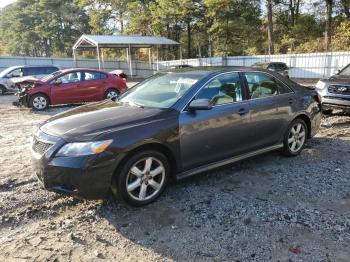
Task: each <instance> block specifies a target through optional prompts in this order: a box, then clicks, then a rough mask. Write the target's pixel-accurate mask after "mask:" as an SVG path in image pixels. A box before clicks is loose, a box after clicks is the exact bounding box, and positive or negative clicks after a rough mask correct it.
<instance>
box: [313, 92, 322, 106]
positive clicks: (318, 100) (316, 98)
mask: <svg viewBox="0 0 350 262" xmlns="http://www.w3.org/2000/svg"><path fill="white" fill-rule="evenodd" d="M314 100H315V101H316V102H317V103H319V104H320V103H321V98H320V97H319V95H318V94H317V95H314Z"/></svg>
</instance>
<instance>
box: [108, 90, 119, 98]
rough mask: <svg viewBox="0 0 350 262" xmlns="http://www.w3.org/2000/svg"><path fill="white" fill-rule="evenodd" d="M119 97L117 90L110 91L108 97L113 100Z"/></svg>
mask: <svg viewBox="0 0 350 262" xmlns="http://www.w3.org/2000/svg"><path fill="white" fill-rule="evenodd" d="M118 95H119V94H118V92H117V91H115V90H110V91H108V93H107V95H106V97H107V98H108V99H112V98H114V97H118Z"/></svg>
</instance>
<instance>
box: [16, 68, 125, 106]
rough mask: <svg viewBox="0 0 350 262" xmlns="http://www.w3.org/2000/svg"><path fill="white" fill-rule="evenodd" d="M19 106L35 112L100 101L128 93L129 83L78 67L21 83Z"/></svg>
mask: <svg viewBox="0 0 350 262" xmlns="http://www.w3.org/2000/svg"><path fill="white" fill-rule="evenodd" d="M18 86H19V88H20V92H19V103H20V104H22V105H26V106H29V107H31V108H33V109H34V110H44V109H46V108H47V107H48V106H49V105H61V104H72V103H82V102H93V101H100V100H103V99H108V98H113V97H117V96H118V95H120V94H121V93H124V92H125V91H126V90H127V86H126V80H125V78H122V77H121V76H119V75H117V74H111V73H108V72H104V71H100V70H95V69H85V68H75V69H66V70H61V71H57V72H54V73H52V74H50V75H48V76H46V77H44V78H42V79H31V80H26V81H24V82H21V83H19V84H18Z"/></svg>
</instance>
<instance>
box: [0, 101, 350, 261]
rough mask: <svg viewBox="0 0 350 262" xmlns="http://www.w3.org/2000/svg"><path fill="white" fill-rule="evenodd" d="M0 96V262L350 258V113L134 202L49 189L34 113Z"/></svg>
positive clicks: (37, 116) (48, 113)
mask: <svg viewBox="0 0 350 262" xmlns="http://www.w3.org/2000/svg"><path fill="white" fill-rule="evenodd" d="M13 100H14V97H13V96H12V95H6V96H0V115H1V121H0V144H1V149H2V150H1V151H0V261H12V260H14V261H23V260H30V261H42V260H45V261H47V260H49V261H69V260H71V261H80V260H81V261H97V260H103V259H105V260H106V261H111V260H118V261H121V260H126V261H136V260H137V261H163V260H176V261H185V260H186V261H187V260H191V261H195V260H200V261H202V260H204V261H212V260H216V261H217V260H224V261H350V172H349V170H350V162H349V157H350V115H345V114H342V113H337V114H334V115H332V116H327V117H325V118H324V119H323V121H322V127H321V130H320V132H319V134H318V135H317V136H316V137H315V138H313V139H312V140H310V141H309V142H308V143H307V146H306V148H305V149H304V151H303V152H302V154H301V155H300V156H298V157H295V158H286V157H283V156H281V155H280V154H279V153H278V152H272V153H268V154H265V155H261V156H258V157H255V158H251V159H248V160H245V161H242V162H239V163H236V164H234V165H231V166H227V167H225V168H221V169H218V170H215V171H211V172H207V173H204V174H201V175H197V176H195V177H192V178H189V179H186V180H183V181H180V182H176V183H174V184H172V185H170V186H169V187H168V189H167V190H166V192H165V194H164V195H163V196H162V197H161V198H160V199H159V200H158V201H156V202H155V203H154V204H151V205H149V206H146V207H143V208H131V207H128V206H125V205H122V204H120V203H115V202H113V200H104V201H84V200H76V199H73V198H70V197H64V196H61V195H58V194H55V193H50V192H47V191H45V190H43V189H42V188H41V186H40V184H39V183H38V182H37V180H36V178H35V177H34V174H33V170H32V168H31V162H30V154H29V144H30V138H31V135H32V132H33V129H34V126H35V125H37V124H38V123H40V122H42V121H44V120H45V119H47V118H48V117H50V116H51V115H54V114H56V113H58V112H62V111H64V110H67V109H69V108H70V107H59V108H52V109H49V110H48V111H46V112H42V113H36V112H32V111H31V110H29V109H18V108H15V107H12V106H11V101H13Z"/></svg>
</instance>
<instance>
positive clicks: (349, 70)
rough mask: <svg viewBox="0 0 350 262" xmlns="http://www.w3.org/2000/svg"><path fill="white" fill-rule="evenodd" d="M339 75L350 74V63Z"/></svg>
mask: <svg viewBox="0 0 350 262" xmlns="http://www.w3.org/2000/svg"><path fill="white" fill-rule="evenodd" d="M339 75H341V76H350V65H348V66H347V67H345V68H344V69H343V70H342V71H341V72H340V73H339Z"/></svg>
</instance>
